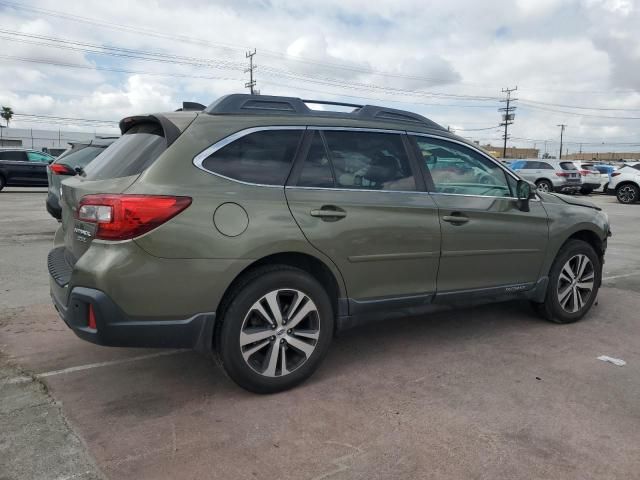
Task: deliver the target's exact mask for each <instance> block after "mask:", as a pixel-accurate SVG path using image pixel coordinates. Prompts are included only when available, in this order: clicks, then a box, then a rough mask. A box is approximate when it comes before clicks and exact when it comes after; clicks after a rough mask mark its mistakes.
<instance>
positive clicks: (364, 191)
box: [48, 94, 609, 392]
mask: <svg viewBox="0 0 640 480" xmlns="http://www.w3.org/2000/svg"><path fill="white" fill-rule="evenodd" d="M312 103H320V104H322V103H324V104H327V105H335V104H336V103H335V102H318V101H315V102H312V101H309V100H301V99H298V98H292V97H270V96H251V95H242V94H236V95H229V96H225V97H222V98H221V99H219V100H218V101H217V102H215V103H213V104H212V105H210V106H209V107H207V108H206V109H204V110H203V111H199V112H172V113H166V114H155V115H142V116H133V117H128V118H125V119H123V120H122V121H121V122H120V129H121V131H122V137H121V138H120V139H118V140H117V141H116V142H115V143H114V144H113V145H112V146H111V147H110V148H109V149H107V150H106V151H104V153H103V154H102V156H101V160H100V162H92V163H90V164H89V165H88V166H87V167H86V168H85V169H84V171H83V172H82V173H81V174H80V175H77V176H75V177H71V178H69V179H67V180H65V181H63V182H62V196H61V200H60V202H61V206H62V223H61V226H60V228H59V229H58V231H57V233H56V236H55V244H54V248H53V250H52V251H51V252H50V253H49V257H48V267H49V272H50V284H51V293H52V298H53V302H54V304H55V306H56V308H57V310H58V312H59V313H60V315H61V317H62V318H63V320H64V321H65V322H66V324H67V325H68V326H69V327H70V328H71V329H72V330H73V331H74V332H75V333H76V334H77V335H78V336H79V337H80V338H82V339H85V340H88V341H90V342H93V343H96V344H99V345H109V346H127V347H175V348H193V349H196V350H198V351H203V352H213V353H215V355H216V357H217V358H218V360H219V363H220V364H221V365H222V367H223V368H224V370H225V371H226V373H227V374H228V375H229V377H231V379H233V380H234V381H236V382H237V383H238V384H239V385H240V386H242V387H244V388H246V389H248V390H251V391H254V392H275V391H280V390H284V389H287V388H291V387H293V386H294V385H296V384H298V383H300V382H302V381H303V380H305V379H306V378H308V377H309V376H310V375H311V374H312V373H313V372H314V370H316V368H317V367H318V366H319V364H320V363H321V361H322V359H323V357H324V356H325V355H326V353H327V350H328V348H329V345H330V343H331V340H332V338H333V336H334V335H335V334H336V332H338V331H341V330H344V329H347V328H349V327H354V326H357V325H360V324H363V323H365V322H369V321H375V320H380V319H388V318H393V317H399V316H406V315H424V314H426V313H428V312H431V311H434V310H435V309H438V308H443V306H446V305H476V304H479V303H485V302H495V301H503V300H511V299H526V300H529V301H531V302H532V303H533V305H534V306H535V308H536V309H537V310H538V311H539V312H540V313H541V314H542V315H543V316H544V317H546V318H547V319H548V320H551V321H554V322H558V323H568V322H573V321H576V320H578V319H580V318H582V317H583V316H584V315H585V314H586V313H587V312H588V311H589V309H590V308H591V306H592V305H593V303H594V301H595V299H596V295H597V293H598V289H599V287H600V281H601V273H602V264H603V261H604V260H603V259H604V253H605V250H606V246H607V237H608V234H609V223H608V219H607V216H606V215H605V214H604V213H603V212H601V211H600V209H599V208H598V207H596V206H594V205H593V204H591V203H589V202H587V201H584V200H577V199H574V198H571V197H565V196H562V195H557V194H553V193H546V192H536V191H535V187H534V186H533V185H531V184H530V183H529V182H527V181H525V180H522V179H521V178H520V177H519V176H518V175H517V174H515V173H514V172H512V171H511V170H509V169H508V168H506V167H505V166H503V165H502V164H500V162H498V161H496V160H495V159H493V158H492V157H491V156H489V155H487V153H485V152H484V151H482V150H480V149H478V148H477V147H476V146H475V145H473V144H472V143H470V142H468V141H465V140H463V139H462V138H459V137H457V136H455V135H453V134H451V133H449V132H448V131H447V130H446V129H444V128H442V127H441V126H439V125H437V124H436V123H434V122H432V121H431V120H428V119H427V118H425V117H423V116H421V115H417V114H414V113H410V112H406V111H401V110H394V109H389V108H384V107H377V106H371V105H366V106H360V105H350V104H343V105H345V106H347V107H349V108H352V109H353V110H352V111H349V112H336V111H327V110H315V109H311V108H309V105H310V104H312ZM324 108H326V107H324Z"/></svg>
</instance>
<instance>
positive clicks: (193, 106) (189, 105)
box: [176, 102, 207, 112]
mask: <svg viewBox="0 0 640 480" xmlns="http://www.w3.org/2000/svg"><path fill="white" fill-rule="evenodd" d="M205 108H207V107H206V106H205V105H202V104H201V103H197V102H182V108H179V109H177V110H176V112H189V111H191V112H202V111H204V109H205Z"/></svg>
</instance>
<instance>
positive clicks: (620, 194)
mask: <svg viewBox="0 0 640 480" xmlns="http://www.w3.org/2000/svg"><path fill="white" fill-rule="evenodd" d="M616 197H617V199H618V201H619V202H620V203H625V204H629V203H636V202H637V201H638V199H639V198H640V189H638V187H637V186H636V185H634V184H633V183H624V184H622V185H620V186H619V187H618V188H616Z"/></svg>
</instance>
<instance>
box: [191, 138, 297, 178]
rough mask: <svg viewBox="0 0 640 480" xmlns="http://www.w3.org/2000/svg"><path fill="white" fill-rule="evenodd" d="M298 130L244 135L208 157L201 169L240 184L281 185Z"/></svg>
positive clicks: (294, 148) (289, 162)
mask: <svg viewBox="0 0 640 480" xmlns="http://www.w3.org/2000/svg"><path fill="white" fill-rule="evenodd" d="M301 136H302V130H266V131H263V132H256V133H251V134H249V135H246V136H244V137H242V138H239V139H238V140H236V141H234V142H232V143H230V144H229V145H226V146H224V147H222V148H221V149H220V150H218V151H216V152H214V153H212V154H211V155H209V156H208V157H207V158H206V159H205V160H204V162H203V163H202V166H203V167H204V168H206V169H207V170H210V171H212V172H214V173H218V174H220V175H224V176H225V177H229V178H233V179H235V180H240V181H242V182H249V183H259V184H263V185H284V183H285V181H286V179H287V176H288V175H289V170H290V168H291V163H292V162H293V157H294V156H295V154H296V150H297V149H298V143H300V137H301Z"/></svg>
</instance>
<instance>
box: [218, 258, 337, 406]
mask: <svg viewBox="0 0 640 480" xmlns="http://www.w3.org/2000/svg"><path fill="white" fill-rule="evenodd" d="M271 305H274V307H275V308H277V309H278V310H279V311H280V314H281V316H282V318H281V319H280V318H278V314H274V312H273V310H272V309H271ZM289 309H292V310H291V316H289ZM287 322H288V323H289V325H287ZM294 322H296V324H295V326H294V327H293V328H289V327H291V326H292V325H293V324H294ZM274 325H275V326H274ZM333 330H334V313H333V307H332V304H331V300H330V299H329V295H328V294H327V292H326V291H325V289H324V288H323V287H322V285H320V283H318V281H317V280H316V279H315V278H313V277H312V276H311V275H309V274H308V273H307V272H305V271H304V270H301V269H298V268H295V267H289V266H286V265H276V266H267V267H263V268H259V269H257V270H254V271H253V272H251V273H250V274H249V275H248V276H247V278H245V279H244V280H243V281H241V282H240V283H239V284H238V285H237V286H236V287H235V288H234V290H233V292H232V293H231V295H230V299H229V301H228V303H227V305H226V306H223V314H222V323H221V324H219V326H218V328H217V329H216V338H215V340H216V354H217V356H218V363H219V364H220V365H221V366H222V367H223V368H224V370H225V372H226V374H227V375H228V376H229V377H230V378H231V379H232V380H233V381H234V382H236V383H237V384H238V385H240V386H241V387H242V388H244V389H246V390H249V391H251V392H255V393H275V392H280V391H283V390H288V389H290V388H293V387H295V386H296V385H298V384H300V383H302V382H303V381H304V380H306V379H307V378H309V377H310V376H311V374H312V373H313V372H314V371H315V370H316V368H318V366H319V365H320V363H321V362H322V360H323V358H324V356H325V355H326V354H327V351H328V349H329V345H330V344H331V340H332V338H333ZM249 331H250V333H248V332H249ZM248 335H253V336H254V337H253V338H255V341H251V340H252V338H250V337H249V336H248ZM241 343H242V345H241ZM283 359H284V369H283V363H282V362H283ZM283 372H284V373H283Z"/></svg>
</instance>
